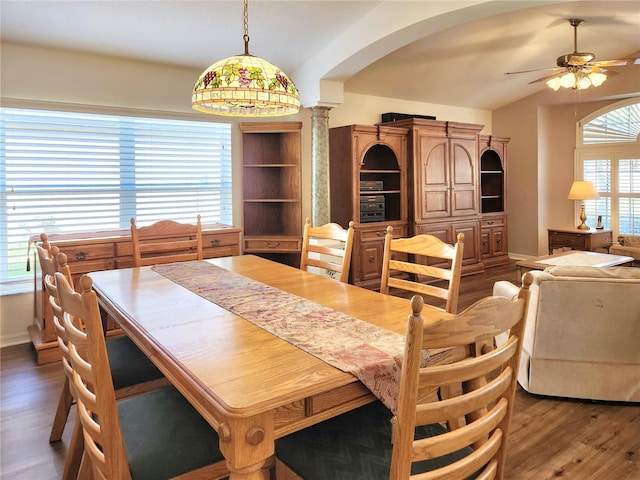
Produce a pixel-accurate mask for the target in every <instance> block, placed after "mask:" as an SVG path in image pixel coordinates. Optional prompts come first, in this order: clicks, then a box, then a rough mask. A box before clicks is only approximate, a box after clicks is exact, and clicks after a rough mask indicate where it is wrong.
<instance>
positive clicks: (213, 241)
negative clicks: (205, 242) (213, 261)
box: [211, 238, 220, 247]
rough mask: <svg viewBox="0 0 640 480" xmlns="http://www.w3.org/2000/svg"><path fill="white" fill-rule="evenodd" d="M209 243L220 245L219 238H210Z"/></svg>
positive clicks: (215, 245)
mask: <svg viewBox="0 0 640 480" xmlns="http://www.w3.org/2000/svg"><path fill="white" fill-rule="evenodd" d="M211 245H213V246H214V247H217V246H218V245H220V239H219V238H214V239H213V240H211Z"/></svg>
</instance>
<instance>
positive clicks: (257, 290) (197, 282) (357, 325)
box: [153, 261, 410, 413]
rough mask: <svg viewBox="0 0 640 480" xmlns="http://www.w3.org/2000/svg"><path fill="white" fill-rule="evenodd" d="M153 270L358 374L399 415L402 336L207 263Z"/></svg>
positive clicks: (302, 347) (175, 265)
mask: <svg viewBox="0 0 640 480" xmlns="http://www.w3.org/2000/svg"><path fill="white" fill-rule="evenodd" d="M153 270H155V271H156V272H157V273H159V274H161V275H163V276H164V277H166V278H168V279H169V280H171V281H173V282H175V283H177V284H179V285H180V286H182V287H184V288H186V289H188V290H190V291H192V292H194V293H196V294H198V295H200V296H201V297H203V298H205V299H207V300H209V301H211V302H213V303H215V304H217V305H219V306H221V307H223V308H224V309H226V310H228V311H230V312H232V313H235V314H237V315H239V316H241V317H243V318H244V319H245V320H248V321H250V322H251V323H253V324H255V325H257V326H259V327H261V328H263V329H264V330H266V331H268V332H269V333H272V334H273V335H276V336H277V337H279V338H281V339H283V340H285V341H287V342H289V343H291V344H292V345H295V346H296V347H298V348H300V349H302V350H304V351H305V352H307V353H309V354H311V355H314V356H315V357H317V358H319V359H321V360H322V361H324V362H326V363H328V364H329V365H331V366H333V367H336V368H338V369H340V370H342V371H344V372H349V373H351V374H353V375H355V376H356V377H357V378H358V379H359V380H360V381H361V382H362V383H363V384H364V385H365V386H366V387H367V388H368V389H369V390H371V392H372V393H373V394H374V395H375V396H376V397H378V398H379V399H380V400H381V401H382V402H383V403H384V404H385V405H386V406H387V408H389V409H390V410H391V411H392V412H394V413H395V410H396V405H397V399H398V391H399V387H400V369H401V361H402V356H403V354H404V343H405V342H404V337H403V336H402V335H399V334H397V333H394V332H391V331H389V330H385V329H383V328H380V327H378V326H376V325H373V324H371V323H368V322H365V321H363V320H359V319H357V318H354V317H351V316H349V315H346V314H344V313H341V312H337V311H335V310H333V309H331V308H329V307H326V306H324V305H319V304H317V303H314V302H312V301H310V300H307V299H305V298H302V297H298V296H297V295H293V294H291V293H288V292H284V291H282V290H279V289H277V288H275V287H271V286H269V285H265V284H263V283H260V282H258V281H256V280H253V279H251V278H247V277H245V276H243V275H240V274H238V273H236V272H232V271H229V270H225V269H224V268H221V267H218V266H217V265H212V264H211V263H208V262H204V261H191V262H180V263H171V264H165V265H156V266H154V267H153ZM407 307H408V308H407V314H409V313H410V311H409V310H410V309H409V305H407Z"/></svg>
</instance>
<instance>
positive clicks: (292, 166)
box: [243, 163, 298, 168]
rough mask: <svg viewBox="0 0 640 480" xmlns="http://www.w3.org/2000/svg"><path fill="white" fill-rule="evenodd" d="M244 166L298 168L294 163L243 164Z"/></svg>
mask: <svg viewBox="0 0 640 480" xmlns="http://www.w3.org/2000/svg"><path fill="white" fill-rule="evenodd" d="M243 167H244V168H298V165H297V164H295V163H259V164H252V165H243Z"/></svg>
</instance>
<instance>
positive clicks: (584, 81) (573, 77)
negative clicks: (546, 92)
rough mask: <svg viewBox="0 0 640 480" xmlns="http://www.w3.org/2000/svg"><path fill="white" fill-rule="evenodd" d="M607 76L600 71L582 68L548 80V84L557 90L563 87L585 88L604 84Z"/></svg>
mask: <svg viewBox="0 0 640 480" xmlns="http://www.w3.org/2000/svg"><path fill="white" fill-rule="evenodd" d="M606 79H607V76H606V75H605V74H604V73H600V72H586V71H584V70H582V69H579V70H576V71H575V72H574V71H572V72H567V73H565V74H562V75H558V76H556V77H553V78H550V79H549V80H547V85H548V86H549V87H550V88H552V89H553V90H555V91H558V90H559V89H560V87H562V88H572V89H574V90H585V89H587V88H589V87H591V86H593V87H599V86H600V85H602V84H603V83H604V82H605V80H606Z"/></svg>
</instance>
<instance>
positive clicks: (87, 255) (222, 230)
mask: <svg viewBox="0 0 640 480" xmlns="http://www.w3.org/2000/svg"><path fill="white" fill-rule="evenodd" d="M241 231H242V230H241V229H240V228H236V227H232V226H229V225H223V224H219V223H216V224H206V225H203V226H202V247H203V248H202V254H203V257H204V258H215V257H227V256H233V255H240V232H241ZM48 238H49V242H50V243H51V245H55V246H57V247H58V248H59V249H60V251H61V252H62V253H64V254H66V255H67V259H68V265H69V268H70V269H71V273H72V275H73V278H74V282H77V280H78V279H79V278H80V277H81V276H82V275H83V274H85V273H91V272H95V271H98V270H111V269H115V268H126V267H133V248H132V246H131V230H130V229H128V228H127V229H118V230H107V231H102V232H85V233H70V234H55V233H53V234H48ZM39 241H40V237H39V236H34V237H31V238H30V239H29V244H31V243H35V242H39ZM31 262H33V263H32V265H33V266H32V268H33V272H34V290H35V296H34V315H35V317H34V323H33V325H31V326H29V329H28V330H29V337H30V339H31V342H32V343H33V346H34V347H35V350H36V356H37V361H38V364H44V363H50V362H54V361H57V360H59V359H60V352H59V351H58V343H57V337H56V333H55V330H54V327H53V315H52V312H51V307H50V306H49V298H48V295H47V294H46V291H45V290H44V288H43V285H42V278H41V276H40V275H39V270H40V265H39V262H38V259H37V255H34V257H33V259H31Z"/></svg>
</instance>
